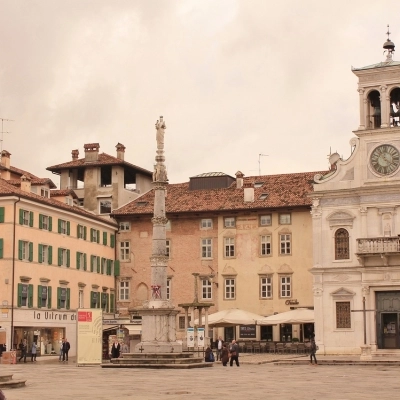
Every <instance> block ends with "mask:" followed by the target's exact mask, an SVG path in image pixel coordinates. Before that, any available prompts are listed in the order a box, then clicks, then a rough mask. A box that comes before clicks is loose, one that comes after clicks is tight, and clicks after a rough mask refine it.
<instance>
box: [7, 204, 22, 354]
mask: <svg viewBox="0 0 400 400" xmlns="http://www.w3.org/2000/svg"><path fill="white" fill-rule="evenodd" d="M20 201H21V197H18V200H17V201H16V202H14V221H13V248H12V278H11V343H10V347H9V351H10V350H12V349H13V343H14V293H15V285H14V282H15V225H16V220H17V203H18V202H20Z"/></svg>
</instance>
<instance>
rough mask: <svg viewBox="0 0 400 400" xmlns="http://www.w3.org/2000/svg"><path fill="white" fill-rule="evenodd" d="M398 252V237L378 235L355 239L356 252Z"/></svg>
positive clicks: (364, 253)
mask: <svg viewBox="0 0 400 400" xmlns="http://www.w3.org/2000/svg"><path fill="white" fill-rule="evenodd" d="M389 253H392V254H393V253H400V237H399V236H394V237H379V238H368V239H357V254H358V255H368V254H389Z"/></svg>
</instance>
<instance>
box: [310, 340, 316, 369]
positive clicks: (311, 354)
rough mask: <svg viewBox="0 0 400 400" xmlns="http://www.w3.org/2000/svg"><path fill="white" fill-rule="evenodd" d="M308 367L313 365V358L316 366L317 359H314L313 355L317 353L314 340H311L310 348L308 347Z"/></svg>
mask: <svg viewBox="0 0 400 400" xmlns="http://www.w3.org/2000/svg"><path fill="white" fill-rule="evenodd" d="M310 351H311V353H310V365H313V362H312V359H313V357H314V363H315V365H317V358H316V357H315V353H316V352H317V345H316V344H315V338H311V346H310Z"/></svg>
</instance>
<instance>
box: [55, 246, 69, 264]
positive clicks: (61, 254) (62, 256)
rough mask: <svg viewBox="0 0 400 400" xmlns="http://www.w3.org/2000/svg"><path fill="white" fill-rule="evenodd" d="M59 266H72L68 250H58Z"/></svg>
mask: <svg viewBox="0 0 400 400" xmlns="http://www.w3.org/2000/svg"><path fill="white" fill-rule="evenodd" d="M58 266H59V267H69V266H70V251H69V250H68V249H63V248H61V247H59V248H58Z"/></svg>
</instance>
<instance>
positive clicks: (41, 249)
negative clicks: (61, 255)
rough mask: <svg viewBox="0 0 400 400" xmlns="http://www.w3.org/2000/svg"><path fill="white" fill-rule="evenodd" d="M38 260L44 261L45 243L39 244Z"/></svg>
mask: <svg viewBox="0 0 400 400" xmlns="http://www.w3.org/2000/svg"><path fill="white" fill-rule="evenodd" d="M38 248H39V249H38V253H39V254H38V261H39V262H40V263H42V262H43V245H42V244H39V246H38Z"/></svg>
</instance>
